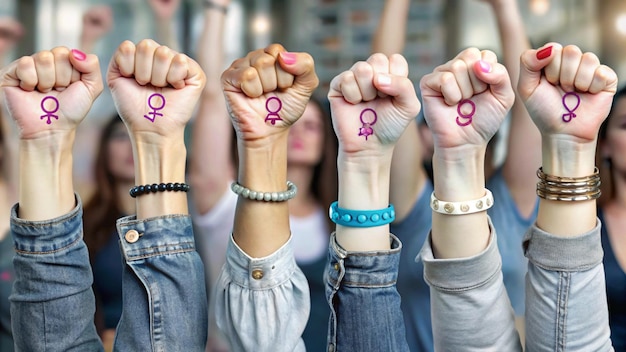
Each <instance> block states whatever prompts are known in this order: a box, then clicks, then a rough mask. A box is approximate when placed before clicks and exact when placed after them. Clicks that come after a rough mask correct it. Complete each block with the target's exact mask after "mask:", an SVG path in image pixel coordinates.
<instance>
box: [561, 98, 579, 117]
mask: <svg viewBox="0 0 626 352" xmlns="http://www.w3.org/2000/svg"><path fill="white" fill-rule="evenodd" d="M570 96H571V97H574V98H575V99H576V106H574V108H573V109H570V108H569V106H567V97H570ZM570 101H572V99H570ZM579 106H580V96H579V95H578V94H576V93H575V92H569V93H565V95H564V96H563V107H565V110H567V113H566V114H563V117H562V118H563V122H565V123H567V122H570V121H572V119H573V118H574V117H576V114H575V113H574V111H576V109H578V107H579Z"/></svg>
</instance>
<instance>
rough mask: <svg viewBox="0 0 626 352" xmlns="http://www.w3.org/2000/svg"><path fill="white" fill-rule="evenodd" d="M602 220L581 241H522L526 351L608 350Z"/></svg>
mask: <svg viewBox="0 0 626 352" xmlns="http://www.w3.org/2000/svg"><path fill="white" fill-rule="evenodd" d="M600 226H601V224H600V221H599V220H598V223H597V226H596V227H595V228H594V229H593V230H591V231H589V232H588V233H585V234H583V235H581V236H577V237H570V238H563V237H556V236H552V235H550V234H549V233H546V232H545V231H542V230H540V229H539V228H538V227H537V226H536V225H534V226H533V227H532V228H531V229H529V231H528V232H527V233H526V236H525V238H524V250H525V254H526V257H527V258H528V260H529V267H528V276H527V277H526V348H527V350H528V351H565V350H567V351H612V350H613V348H612V347H611V339H610V329H609V317H608V308H607V301H606V290H605V281H604V267H603V266H602V256H603V251H602V244H601V241H600Z"/></svg>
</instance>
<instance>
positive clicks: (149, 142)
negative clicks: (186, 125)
mask: <svg viewBox="0 0 626 352" xmlns="http://www.w3.org/2000/svg"><path fill="white" fill-rule="evenodd" d="M132 141H133V154H134V156H135V184H136V185H152V184H155V183H156V184H160V183H184V182H185V160H186V148H185V144H184V140H183V132H182V130H181V131H179V133H177V134H176V135H174V136H172V137H171V138H161V137H155V136H154V135H133V136H132ZM136 205H137V219H139V220H141V219H147V218H151V217H157V216H163V215H170V214H187V213H188V210H187V194H186V193H185V192H170V191H166V192H156V193H147V194H142V195H139V196H137V198H136Z"/></svg>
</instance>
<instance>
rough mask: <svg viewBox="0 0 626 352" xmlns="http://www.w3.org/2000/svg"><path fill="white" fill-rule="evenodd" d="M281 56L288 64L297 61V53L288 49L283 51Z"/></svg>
mask: <svg viewBox="0 0 626 352" xmlns="http://www.w3.org/2000/svg"><path fill="white" fill-rule="evenodd" d="M280 57H281V58H282V59H283V62H284V63H286V64H287V65H293V64H295V63H296V54H295V53H290V52H288V51H283V52H282V53H280Z"/></svg>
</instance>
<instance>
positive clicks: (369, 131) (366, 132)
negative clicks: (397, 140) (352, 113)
mask: <svg viewBox="0 0 626 352" xmlns="http://www.w3.org/2000/svg"><path fill="white" fill-rule="evenodd" d="M367 112H371V115H372V116H374V118H373V119H372V120H371V121H365V120H364V119H363V118H364V117H365V116H366V113H367ZM359 119H360V120H361V123H362V124H363V126H362V127H360V128H359V136H365V140H367V137H369V136H371V135H373V134H374V129H373V128H372V126H374V124H376V121H377V120H378V115H377V114H376V111H374V110H372V109H370V108H367V109H363V111H361V116H359Z"/></svg>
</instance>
